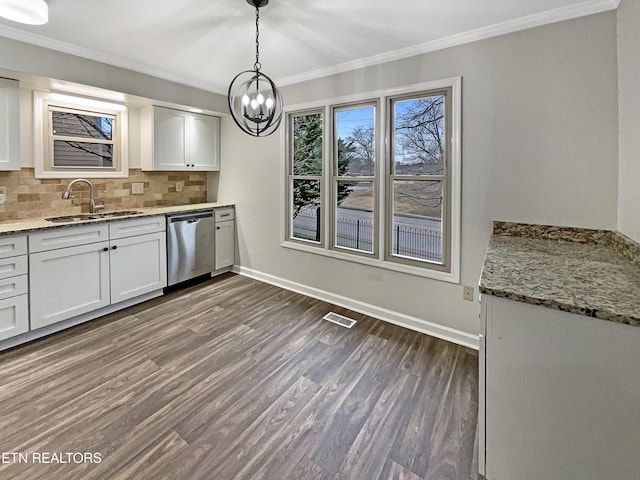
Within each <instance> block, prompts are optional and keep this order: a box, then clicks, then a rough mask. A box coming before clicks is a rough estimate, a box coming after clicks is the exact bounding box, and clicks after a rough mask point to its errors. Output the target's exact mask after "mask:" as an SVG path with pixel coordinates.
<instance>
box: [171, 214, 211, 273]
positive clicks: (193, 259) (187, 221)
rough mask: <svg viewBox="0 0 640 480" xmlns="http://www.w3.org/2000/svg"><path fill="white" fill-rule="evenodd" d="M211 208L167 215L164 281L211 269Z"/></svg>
mask: <svg viewBox="0 0 640 480" xmlns="http://www.w3.org/2000/svg"><path fill="white" fill-rule="evenodd" d="M214 228H215V226H214V220H213V211H212V210H211V211H204V212H197V213H188V214H177V215H168V216H167V282H168V284H169V285H175V284H176V283H180V282H184V281H185V280H189V279H191V278H195V277H199V276H200V275H205V274H207V273H211V272H212V271H213V258H214V256H213V255H214V253H213V245H214V243H213V235H214V232H213V230H214Z"/></svg>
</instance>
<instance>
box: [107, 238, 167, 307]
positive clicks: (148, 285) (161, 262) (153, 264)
mask: <svg viewBox="0 0 640 480" xmlns="http://www.w3.org/2000/svg"><path fill="white" fill-rule="evenodd" d="M110 255H111V303H118V302H122V301H124V300H129V299H130V298H134V297H137V296H138V295H142V294H145V293H149V292H153V291H155V290H158V289H160V288H163V287H166V286H167V263H166V262H167V240H166V236H165V232H160V233H150V234H148V235H139V236H135V237H127V238H120V239H118V240H113V241H111V249H110Z"/></svg>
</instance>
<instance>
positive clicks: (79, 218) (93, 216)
mask: <svg viewBox="0 0 640 480" xmlns="http://www.w3.org/2000/svg"><path fill="white" fill-rule="evenodd" d="M141 213H142V212H137V211H135V210H121V211H119V212H104V213H83V214H79V215H63V216H61V217H49V218H45V220H46V221H47V222H52V223H66V222H83V221H86V220H100V219H101V218H117V217H127V216H129V215H139V214H141Z"/></svg>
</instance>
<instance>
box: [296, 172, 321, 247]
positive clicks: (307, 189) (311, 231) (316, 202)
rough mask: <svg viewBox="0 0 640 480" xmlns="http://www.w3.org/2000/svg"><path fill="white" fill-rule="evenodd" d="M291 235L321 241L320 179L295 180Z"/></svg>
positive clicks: (299, 238)
mask: <svg viewBox="0 0 640 480" xmlns="http://www.w3.org/2000/svg"><path fill="white" fill-rule="evenodd" d="M292 193H293V196H292V206H291V230H292V232H291V236H292V237H293V238H296V239H298V240H311V241H314V242H319V241H320V181H319V180H293V185H292Z"/></svg>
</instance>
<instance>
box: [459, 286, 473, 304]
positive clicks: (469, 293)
mask: <svg viewBox="0 0 640 480" xmlns="http://www.w3.org/2000/svg"><path fill="white" fill-rule="evenodd" d="M462 298H464V299H465V300H467V301H468V302H473V287H463V289H462Z"/></svg>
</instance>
